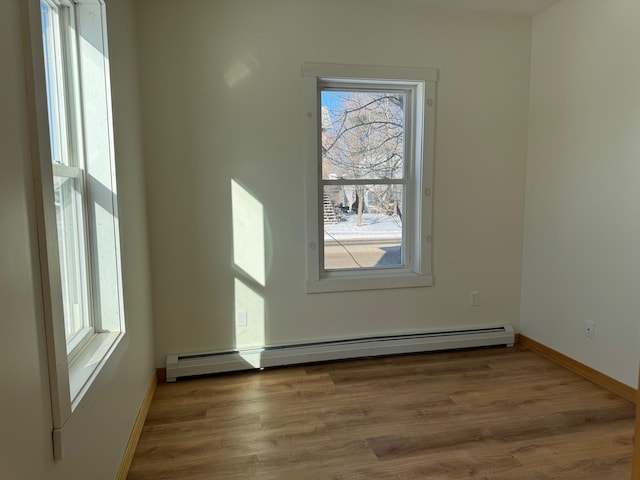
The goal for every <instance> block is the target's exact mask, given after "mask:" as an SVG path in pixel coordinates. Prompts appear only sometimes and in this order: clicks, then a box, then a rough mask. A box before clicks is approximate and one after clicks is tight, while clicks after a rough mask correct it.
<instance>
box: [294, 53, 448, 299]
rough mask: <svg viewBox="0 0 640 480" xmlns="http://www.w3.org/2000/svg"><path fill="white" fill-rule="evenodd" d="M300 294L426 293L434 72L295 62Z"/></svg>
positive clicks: (432, 70)
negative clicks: (303, 249)
mask: <svg viewBox="0 0 640 480" xmlns="http://www.w3.org/2000/svg"><path fill="white" fill-rule="evenodd" d="M303 76H304V77H305V83H306V96H307V98H308V104H307V117H308V119H309V132H310V141H309V145H310V148H309V152H308V160H307V167H308V185H307V190H308V195H307V205H308V215H307V218H308V226H307V232H308V245H307V248H308V281H307V291H309V292H312V293H313V292H326V291H340V290H364V289H374V288H398V287H413V286H428V285H431V284H432V277H431V274H430V263H431V262H430V250H431V248H430V243H431V232H430V229H431V197H432V191H431V189H432V184H431V178H432V163H433V159H432V156H433V153H432V152H433V128H434V127H433V125H434V105H435V81H436V78H437V72H436V71H435V70H434V69H413V68H394V67H368V66H347V65H330V64H305V65H304V66H303Z"/></svg>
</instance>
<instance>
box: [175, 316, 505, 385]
mask: <svg viewBox="0 0 640 480" xmlns="http://www.w3.org/2000/svg"><path fill="white" fill-rule="evenodd" d="M514 338H515V334H514V331H513V327H511V325H499V326H491V327H482V328H473V329H469V328H467V329H449V330H438V331H429V332H423V333H411V334H404V335H386V336H378V337H366V338H351V339H344V340H329V341H324V342H312V343H302V344H296V345H281V346H269V347H263V348H246V349H239V350H231V351H223V352H205V353H195V354H184V355H167V381H168V382H175V381H176V379H177V378H180V377H189V376H194V375H207V374H213V373H224V372H235V371H240V370H251V369H256V368H267V367H279V366H284V365H295V364H304V363H313V362H324V361H329V360H344V359H349V358H360V357H376V356H381V355H397V354H402V353H420V352H432V351H438V350H455V349H461V348H472V347H490V346H500V345H502V346H508V347H512V346H513V342H514Z"/></svg>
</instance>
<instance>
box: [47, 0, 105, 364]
mask: <svg viewBox="0 0 640 480" xmlns="http://www.w3.org/2000/svg"><path fill="white" fill-rule="evenodd" d="M41 2H42V3H46V4H47V5H48V6H49V10H50V12H51V20H52V25H51V28H52V31H51V32H50V37H51V38H50V47H51V48H52V49H53V52H52V53H53V54H54V55H53V67H52V69H51V71H50V74H51V78H52V82H51V86H52V87H53V92H52V93H53V96H55V99H56V100H55V103H56V105H57V111H56V112H55V113H57V118H56V123H57V130H58V131H57V132H56V133H57V135H56V136H57V137H58V141H59V143H60V145H59V148H60V152H58V154H59V158H58V159H57V160H58V161H57V162H55V161H54V163H53V165H52V169H53V170H52V172H53V177H54V179H55V178H56V177H57V178H66V179H74V181H77V185H78V191H79V196H80V200H79V202H78V203H79V205H78V206H77V207H78V208H77V210H78V211H77V212H76V215H77V220H79V225H77V226H76V227H77V230H78V231H77V232H76V233H77V237H78V238H77V243H78V245H77V247H78V248H79V251H78V252H77V253H78V254H79V256H80V258H79V262H78V263H79V272H78V273H79V276H80V277H81V278H80V280H81V283H82V285H81V286H80V287H81V290H82V292H81V296H82V297H83V301H82V304H81V305H80V306H79V307H80V308H79V309H78V310H79V311H78V312H72V311H71V306H70V305H65V301H64V300H63V307H65V310H64V317H65V324H66V323H67V322H71V321H72V320H71V318H69V317H70V316H71V315H72V313H79V314H80V315H81V318H82V327H81V328H80V329H79V330H77V331H76V332H74V333H73V334H72V335H71V336H66V345H67V355H68V361H69V363H70V364H73V362H74V361H75V360H76V359H77V358H78V357H79V355H80V353H81V352H82V350H83V349H84V348H85V347H86V346H87V345H88V344H89V342H90V341H91V339H92V338H93V335H94V334H95V332H96V330H98V331H99V330H100V328H99V325H96V323H95V321H94V319H95V315H94V312H93V302H92V301H91V298H92V294H91V291H92V282H91V265H90V263H91V262H90V261H89V259H90V253H89V233H88V224H87V203H88V198H87V197H88V195H87V194H86V176H85V168H84V155H83V154H84V152H83V144H84V142H83V133H82V128H83V123H82V112H81V99H80V91H79V79H78V47H77V39H76V35H75V34H74V32H75V31H76V24H77V22H76V19H75V6H74V4H73V2H71V1H70V0H41ZM45 70H46V68H45ZM48 95H49V92H48V93H47V96H48ZM50 113H51V112H50ZM49 128H50V129H53V128H54V127H52V126H51V125H49ZM51 135H52V132H51V131H50V136H51ZM54 160H56V159H54ZM58 243H59V244H58V248H59V249H65V245H60V242H58ZM68 254H69V252H67V255H68ZM61 271H64V267H63V266H62V265H61ZM63 294H64V289H63ZM67 300H68V299H67Z"/></svg>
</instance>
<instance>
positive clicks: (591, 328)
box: [584, 320, 596, 338]
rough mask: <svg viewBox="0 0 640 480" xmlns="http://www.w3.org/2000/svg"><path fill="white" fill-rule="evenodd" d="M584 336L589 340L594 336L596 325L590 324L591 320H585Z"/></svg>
mask: <svg viewBox="0 0 640 480" xmlns="http://www.w3.org/2000/svg"><path fill="white" fill-rule="evenodd" d="M584 334H585V335H586V336H587V337H589V338H593V337H594V336H595V335H596V324H595V322H592V321H591V320H587V322H586V324H585V327H584Z"/></svg>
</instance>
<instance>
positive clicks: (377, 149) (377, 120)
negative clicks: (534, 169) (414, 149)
mask: <svg viewBox="0 0 640 480" xmlns="http://www.w3.org/2000/svg"><path fill="white" fill-rule="evenodd" d="M405 97H406V94H405V93H404V92H386V91H385V92H381V91H363V90H359V91H341V90H330V89H323V90H322V92H321V105H322V125H321V130H322V178H323V179H335V178H345V179H368V178H373V179H381V178H391V179H401V178H403V177H404V137H405V133H404V129H405V101H406V98H405Z"/></svg>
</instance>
